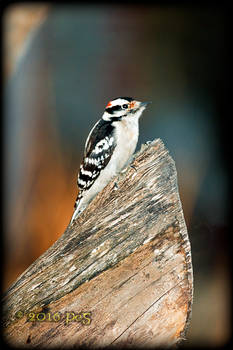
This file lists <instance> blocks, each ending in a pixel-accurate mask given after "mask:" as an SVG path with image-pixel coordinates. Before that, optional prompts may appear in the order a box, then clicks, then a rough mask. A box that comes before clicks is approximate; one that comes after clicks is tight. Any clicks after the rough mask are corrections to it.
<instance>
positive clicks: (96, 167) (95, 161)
mask: <svg viewBox="0 0 233 350" xmlns="http://www.w3.org/2000/svg"><path fill="white" fill-rule="evenodd" d="M147 103H148V102H139V101H136V100H134V99H132V98H131V97H118V98H115V99H114V100H112V101H110V102H109V103H108V104H107V106H106V108H105V112H104V114H103V116H102V118H101V119H100V120H99V121H98V122H97V123H96V124H95V125H94V127H93V128H92V130H91V131H90V134H89V136H88V138H87V141H86V144H85V150H84V158H83V161H82V164H81V165H80V171H79V175H78V187H79V194H78V197H77V199H76V202H75V210H74V214H73V216H72V218H71V222H70V223H72V222H73V221H74V220H75V219H76V218H77V217H78V216H79V215H80V213H81V212H82V211H83V210H84V209H85V208H86V207H87V205H88V204H89V203H90V201H91V200H92V199H93V198H94V197H95V196H96V195H97V193H98V192H100V191H101V190H102V189H103V188H104V187H105V186H106V185H107V184H108V183H109V181H110V180H111V179H112V178H113V177H114V176H115V175H117V174H118V173H119V172H120V171H121V170H122V169H123V168H124V167H125V166H126V164H127V163H128V161H129V160H130V158H131V156H132V154H133V153H134V151H135V148H136V145H137V141H138V134H139V125H138V121H139V118H140V116H141V114H142V112H143V110H144V109H145V108H146V105H147Z"/></svg>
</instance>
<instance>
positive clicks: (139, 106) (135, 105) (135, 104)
mask: <svg viewBox="0 0 233 350" xmlns="http://www.w3.org/2000/svg"><path fill="white" fill-rule="evenodd" d="M148 103H150V102H140V101H136V100H134V99H133V98H132V97H117V98H114V99H113V100H112V101H109V102H108V104H107V106H106V107H105V112H104V114H103V117H102V118H103V119H104V120H107V121H120V120H123V119H126V118H134V119H138V118H139V117H140V116H141V114H142V112H143V111H144V109H145V108H146V105H147V104H148Z"/></svg>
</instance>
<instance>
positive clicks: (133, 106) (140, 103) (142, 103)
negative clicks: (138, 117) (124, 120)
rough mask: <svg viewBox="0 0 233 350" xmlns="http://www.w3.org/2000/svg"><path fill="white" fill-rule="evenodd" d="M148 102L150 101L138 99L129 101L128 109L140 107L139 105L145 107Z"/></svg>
mask: <svg viewBox="0 0 233 350" xmlns="http://www.w3.org/2000/svg"><path fill="white" fill-rule="evenodd" d="M149 103H151V102H139V101H132V102H131V103H130V107H129V108H130V109H138V108H141V107H144V108H145V107H146V106H147V105H148V104H149Z"/></svg>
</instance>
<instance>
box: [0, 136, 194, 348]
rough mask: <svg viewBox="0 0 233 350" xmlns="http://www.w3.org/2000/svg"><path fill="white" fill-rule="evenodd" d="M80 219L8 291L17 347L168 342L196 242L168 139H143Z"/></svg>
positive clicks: (6, 317)
mask: <svg viewBox="0 0 233 350" xmlns="http://www.w3.org/2000/svg"><path fill="white" fill-rule="evenodd" d="M115 181H116V179H113V180H112V181H111V182H110V183H109V184H108V185H107V186H106V187H105V189H104V190H103V191H102V192H100V193H99V194H98V195H97V197H96V198H95V199H94V200H93V201H92V202H91V203H90V205H89V206H88V207H87V209H86V210H85V211H84V212H83V213H82V214H81V216H79V218H78V220H77V222H76V223H75V224H74V225H73V226H68V227H67V229H66V231H65V232H64V234H63V235H62V236H61V237H60V238H59V239H58V240H57V242H55V243H54V244H53V246H51V247H50V248H49V249H48V250H47V251H46V252H45V253H44V254H43V255H42V256H41V257H39V258H38V259H37V260H36V261H35V262H34V263H33V264H32V265H31V266H30V267H29V268H28V269H27V270H26V271H25V272H24V273H23V274H22V275H21V276H20V277H19V278H18V279H17V281H16V282H15V283H14V284H13V285H12V286H11V287H10V288H9V290H8V291H7V293H6V295H5V296H4V302H3V303H4V308H3V310H4V314H3V322H4V333H3V334H4V338H5V341H6V342H7V343H8V344H10V345H14V346H26V345H27V344H29V345H30V346H32V347H42V348H43V347H44V348H48V347H62V348H64V347H66V346H67V347H69V346H74V345H85V346H93V347H102V346H109V345H111V346H113V345H117V346H159V345H160V346H171V345H173V344H175V343H177V342H178V341H180V340H181V339H183V338H184V336H185V330H186V328H187V325H188V323H189V320H190V314H191V304H192V290H193V277H192V263H191V251H190V243H189V239H188V234H187V229H186V225H185V221H184V217H183V212H182V206H181V202H180V199H179V193H178V186H177V178H176V169H175V164H174V161H173V160H172V158H171V157H170V156H169V154H168V151H167V149H166V148H165V147H164V145H163V143H162V141H161V140H159V139H157V140H155V141H153V142H151V143H150V144H147V145H143V146H142V148H141V150H140V152H138V153H137V154H136V156H135V158H134V160H133V162H132V163H131V165H130V166H128V168H127V169H126V171H125V172H124V173H123V174H122V175H120V177H119V178H118V188H117V189H116V187H115V186H114V183H115Z"/></svg>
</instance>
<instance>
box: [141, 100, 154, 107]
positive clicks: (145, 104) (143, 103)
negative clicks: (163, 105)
mask: <svg viewBox="0 0 233 350" xmlns="http://www.w3.org/2000/svg"><path fill="white" fill-rule="evenodd" d="M149 103H152V102H151V101H148V102H140V107H146V106H147V105H148V104H149Z"/></svg>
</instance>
